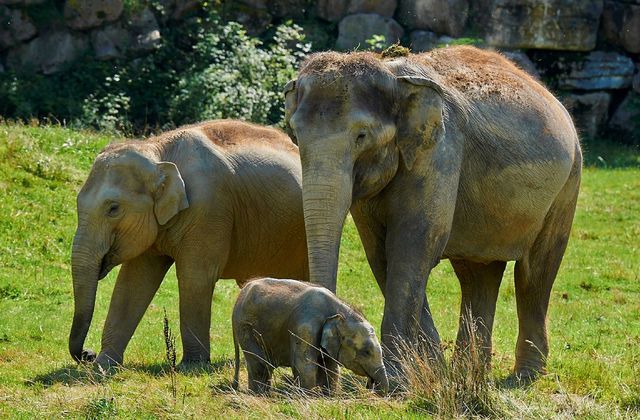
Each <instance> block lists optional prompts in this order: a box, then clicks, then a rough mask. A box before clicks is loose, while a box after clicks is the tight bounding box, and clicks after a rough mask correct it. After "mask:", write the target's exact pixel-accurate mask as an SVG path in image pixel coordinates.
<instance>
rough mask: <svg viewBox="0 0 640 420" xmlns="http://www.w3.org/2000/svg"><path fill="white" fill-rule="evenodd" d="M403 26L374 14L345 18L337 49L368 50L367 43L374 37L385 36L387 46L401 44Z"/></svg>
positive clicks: (340, 25)
mask: <svg viewBox="0 0 640 420" xmlns="http://www.w3.org/2000/svg"><path fill="white" fill-rule="evenodd" d="M403 32H404V31H403V29H402V26H400V25H399V24H398V22H396V21H395V20H393V19H391V18H388V17H384V16H380V15H376V14H373V13H358V14H355V15H350V16H347V17H345V18H344V19H342V20H341V21H340V24H339V25H338V40H337V41H336V48H337V49H339V50H350V49H353V48H358V47H359V48H360V49H366V48H367V44H366V41H367V40H368V39H370V38H371V37H373V36H374V35H383V36H384V38H385V40H386V42H387V44H392V43H395V42H399V40H400V38H402V35H403Z"/></svg>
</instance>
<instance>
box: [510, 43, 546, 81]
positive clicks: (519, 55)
mask: <svg viewBox="0 0 640 420" xmlns="http://www.w3.org/2000/svg"><path fill="white" fill-rule="evenodd" d="M502 55H504V56H505V57H507V58H508V59H509V60H511V61H513V62H514V63H516V65H517V66H518V67H520V68H521V69H522V70H524V71H526V72H527V73H529V75H530V76H533V77H534V78H536V79H540V73H539V72H538V69H537V68H536V65H535V64H533V61H531V59H530V58H529V56H528V55H527V54H525V53H524V52H522V51H517V50H515V51H502Z"/></svg>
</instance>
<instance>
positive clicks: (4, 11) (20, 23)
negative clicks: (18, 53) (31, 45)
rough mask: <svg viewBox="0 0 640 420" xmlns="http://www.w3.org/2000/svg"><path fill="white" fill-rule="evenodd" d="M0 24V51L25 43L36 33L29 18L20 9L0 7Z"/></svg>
mask: <svg viewBox="0 0 640 420" xmlns="http://www.w3.org/2000/svg"><path fill="white" fill-rule="evenodd" d="M0 22H2V25H1V26H0V51H1V50H4V49H7V48H10V47H13V46H14V45H16V44H18V43H20V42H23V41H27V40H29V39H31V38H33V37H34V36H35V35H36V33H37V32H38V31H37V30H36V27H35V26H34V24H33V22H32V21H31V19H30V18H29V16H27V14H26V13H25V12H24V11H23V10H20V9H9V8H8V7H4V6H0Z"/></svg>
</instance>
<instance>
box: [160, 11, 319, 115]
mask: <svg viewBox="0 0 640 420" xmlns="http://www.w3.org/2000/svg"><path fill="white" fill-rule="evenodd" d="M302 41H303V36H302V34H301V31H300V28H299V27H297V26H295V25H282V26H280V27H278V28H277V30H276V33H275V36H274V37H273V42H272V43H271V44H270V45H269V46H268V47H267V48H264V49H263V48H261V46H262V43H261V41H260V40H258V39H256V38H251V37H249V36H248V35H247V34H246V32H245V31H244V30H243V29H242V26H241V25H240V24H238V23H234V22H232V23H229V24H227V25H225V26H224V27H223V28H222V29H221V31H220V32H218V33H208V34H205V35H203V37H202V39H201V40H200V42H198V43H197V44H196V45H195V47H194V53H195V55H196V57H197V58H196V60H195V61H194V62H193V64H192V66H191V68H190V69H189V70H187V71H186V72H185V73H184V74H183V75H181V76H180V79H179V82H178V89H177V92H176V95H175V96H174V97H173V99H172V100H171V102H170V107H169V109H170V115H169V118H170V120H172V121H174V122H176V123H184V122H188V121H190V120H193V119H196V120H205V119H213V118H231V117H233V118H241V119H246V120H251V121H254V122H258V123H263V124H275V123H278V122H279V121H280V120H281V116H282V110H283V106H284V98H283V95H282V93H281V89H282V87H283V86H284V85H285V84H286V82H287V81H289V80H290V79H291V78H293V77H294V76H295V73H296V67H297V64H298V61H299V60H300V59H301V58H302V57H303V56H304V54H305V53H307V52H308V51H309V45H308V44H303V43H302ZM291 45H293V46H291Z"/></svg>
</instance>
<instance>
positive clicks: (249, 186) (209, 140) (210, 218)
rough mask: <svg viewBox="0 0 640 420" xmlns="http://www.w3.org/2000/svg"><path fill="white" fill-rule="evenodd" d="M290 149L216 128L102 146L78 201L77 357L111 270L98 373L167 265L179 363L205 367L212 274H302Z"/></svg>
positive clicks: (122, 342)
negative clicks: (174, 291) (173, 285)
mask: <svg viewBox="0 0 640 420" xmlns="http://www.w3.org/2000/svg"><path fill="white" fill-rule="evenodd" d="M304 235H305V233H304V221H303V216H302V194H301V173H300V162H299V157H298V150H297V147H296V146H295V144H293V143H292V142H291V140H290V139H289V138H288V137H287V136H286V135H285V134H284V133H282V132H280V131H278V130H275V129H272V128H266V127H260V126H257V125H253V124H247V123H243V122H239V121H232V120H221V121H212V122H206V123H202V124H198V125H193V126H188V127H183V128H180V129H177V130H175V131H171V132H168V133H165V134H163V135H161V136H158V137H155V138H151V139H148V140H147V141H128V142H125V143H121V144H112V145H110V146H107V147H106V148H105V149H104V150H103V151H102V152H101V153H100V154H99V155H98V157H97V158H96V160H95V162H94V164H93V168H92V170H91V173H90V174H89V177H88V179H87V181H86V183H85V184H84V186H83V187H82V189H81V191H80V193H79V194H78V228H77V231H76V234H75V237H74V240H73V251H72V276H73V290H74V300H75V312H74V317H73V325H72V327H71V333H70V336H69V351H70V353H71V356H72V357H73V358H74V359H75V360H91V359H93V357H95V354H94V353H93V352H92V351H91V350H83V346H84V341H85V338H86V335H87V331H88V329H89V326H90V324H91V318H92V316H93V309H94V304H95V297H96V290H97V287H98V280H99V279H102V278H103V277H105V276H106V275H107V273H109V271H110V270H111V269H112V268H113V267H115V266H116V265H118V264H122V268H121V269H120V272H119V274H118V278H117V280H116V284H115V287H114V290H113V295H112V298H111V304H110V307H109V313H108V316H107V320H106V323H105V326H104V330H103V334H102V350H101V352H100V354H99V355H98V357H97V360H96V361H97V363H99V364H100V365H101V366H110V365H113V364H120V363H122V361H123V353H124V351H125V348H126V346H127V344H128V342H129V340H130V338H131V336H132V334H133V332H134V330H135V328H136V327H137V325H138V323H139V321H140V319H141V318H142V315H143V314H144V312H145V310H146V309H147V306H148V305H149V302H150V301H151V299H152V298H153V296H154V294H155V293H156V291H157V290H158V287H159V286H160V283H161V282H162V280H163V278H164V276H165V274H166V272H167V270H168V269H169V267H170V266H171V265H172V264H173V263H174V262H175V264H176V272H177V276H178V289H179V296H180V333H181V336H182V345H183V351H184V354H183V359H182V363H188V362H208V361H209V327H210V322H211V299H212V294H213V290H214V286H215V283H216V280H218V278H231V279H236V281H237V282H238V284H239V285H242V284H243V283H244V282H245V281H246V280H247V279H249V278H252V277H255V276H261V275H270V276H278V277H297V278H300V279H307V278H308V267H307V249H306V240H305V236H304Z"/></svg>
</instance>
